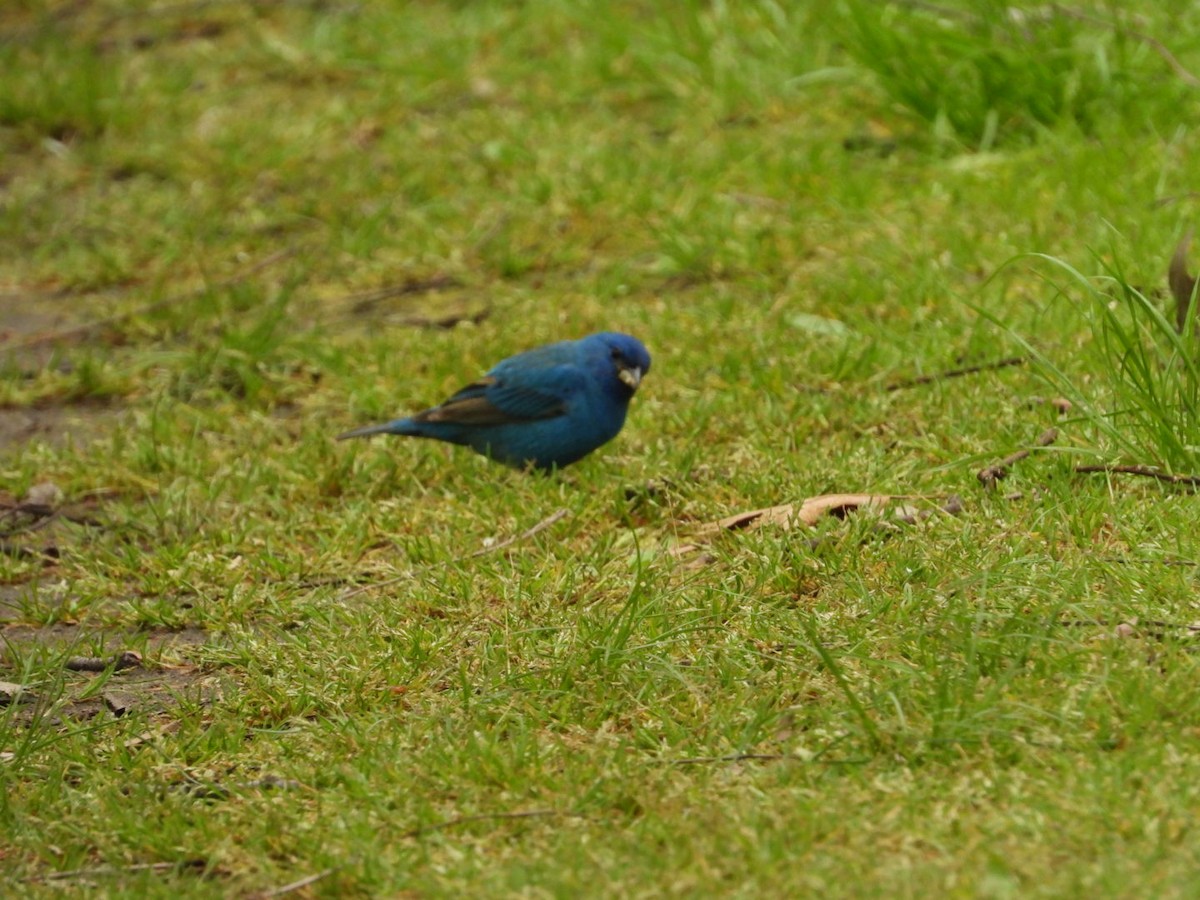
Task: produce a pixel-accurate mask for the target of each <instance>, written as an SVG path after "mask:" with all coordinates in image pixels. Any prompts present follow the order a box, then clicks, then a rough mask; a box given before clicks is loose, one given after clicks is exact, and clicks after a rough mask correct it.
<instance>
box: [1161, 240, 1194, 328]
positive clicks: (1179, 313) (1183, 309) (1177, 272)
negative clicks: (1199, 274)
mask: <svg viewBox="0 0 1200 900" xmlns="http://www.w3.org/2000/svg"><path fill="white" fill-rule="evenodd" d="M1191 243H1192V232H1191V229H1188V231H1187V233H1186V234H1185V235H1184V236H1183V237H1182V238H1181V239H1180V241H1179V244H1178V245H1177V246H1176V247H1175V254H1174V255H1173V256H1172V257H1171V265H1170V267H1169V268H1168V269H1167V283H1168V284H1169V285H1170V286H1171V295H1172V296H1173V297H1174V298H1175V329H1176V330H1177V331H1178V332H1179V333H1180V334H1182V333H1183V329H1184V326H1185V325H1187V319H1188V311H1189V310H1190V309H1191V305H1192V293H1193V292H1194V291H1195V290H1196V279H1195V278H1194V277H1193V276H1191V275H1189V274H1188V270H1187V254H1188V247H1189V246H1191Z"/></svg>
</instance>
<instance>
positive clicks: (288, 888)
mask: <svg viewBox="0 0 1200 900" xmlns="http://www.w3.org/2000/svg"><path fill="white" fill-rule="evenodd" d="M336 871H337V867H336V866H334V867H333V868H331V869H325V870H324V871H321V872H316V873H314V874H312V875H306V876H305V877H304V878H300V879H297V880H296V881H293V882H291V883H290V884H284V885H281V886H280V887H277V888H271V890H269V891H261V892H259V893H257V894H251V896H252V897H255V898H258V900H267V898H268V897H282V896H283V895H284V894H290V893H292V891H298V890H300V889H301V888H306V887H308V886H309V885H310V884H313V883H315V882H317V881H320V880H321V879H322V878H328V877H329V876H330V875H332V874H333V873H334V872H336Z"/></svg>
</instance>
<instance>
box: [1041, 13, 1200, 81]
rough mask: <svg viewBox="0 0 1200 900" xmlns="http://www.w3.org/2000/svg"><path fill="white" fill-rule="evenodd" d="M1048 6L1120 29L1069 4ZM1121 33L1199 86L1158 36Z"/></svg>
mask: <svg viewBox="0 0 1200 900" xmlns="http://www.w3.org/2000/svg"><path fill="white" fill-rule="evenodd" d="M1050 8H1051V9H1053V10H1054V11H1055V12H1057V13H1058V14H1059V15H1062V16H1066V17H1067V18H1068V19H1075V20H1076V21H1079V22H1091V23H1092V24H1093V25H1103V26H1104V27H1106V28H1109V29H1111V30H1112V31H1119V30H1120V25H1119V23H1117V22H1112V21H1110V20H1108V19H1102V18H1100V17H1099V16H1094V15H1092V14H1091V13H1089V12H1084V11H1083V10H1081V9H1074V8H1072V7H1069V6H1060V5H1059V4H1057V3H1054V4H1051V7H1050ZM1123 33H1124V34H1125V35H1126V36H1127V37H1131V38H1133V39H1134V40H1135V41H1141V42H1142V43H1143V44H1145V45H1146V46H1147V47H1149V48H1150V49H1151V50H1153V51H1154V52H1155V53H1157V54H1158V55H1159V56H1161V57H1162V58H1163V60H1164V61H1165V62H1166V64H1167V65H1168V66H1170V67H1171V69H1172V71H1174V72H1175V74H1176V75H1178V76H1179V79H1180V80H1181V81H1183V83H1184V84H1188V85H1190V86H1192V87H1200V78H1197V77H1196V76H1195V75H1193V74H1192V73H1191V72H1189V71H1188V70H1187V69H1186V68H1184V66H1183V63H1181V62H1180V61H1179V60H1178V59H1176V58H1175V54H1174V53H1172V52H1171V51H1170V50H1168V49H1167V47H1166V45H1165V44H1163V42H1162V41H1160V40H1158V38H1154V37H1151V36H1150V35H1148V34H1146V33H1145V32H1143V31H1136V30H1135V29H1132V28H1130V29H1127V30H1126V31H1124V32H1123Z"/></svg>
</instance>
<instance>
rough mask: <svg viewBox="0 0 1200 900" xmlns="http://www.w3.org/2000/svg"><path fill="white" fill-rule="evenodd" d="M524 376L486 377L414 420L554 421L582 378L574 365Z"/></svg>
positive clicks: (474, 422)
mask: <svg viewBox="0 0 1200 900" xmlns="http://www.w3.org/2000/svg"><path fill="white" fill-rule="evenodd" d="M522 375H523V376H524V377H517V376H516V373H514V377H505V376H504V375H487V376H485V377H483V378H481V379H479V380H478V381H476V382H474V383H472V384H469V385H467V386H466V387H465V388H463V389H462V390H461V391H459V392H458V393H456V394H455V395H454V396H453V397H451V398H450V399H449V400H447V401H446V402H445V403H443V404H442V405H441V406H436V407H434V408H433V409H429V410H426V411H425V412H423V413H420V414H418V415H416V416H414V417H413V418H414V419H415V420H416V421H418V422H431V423H432V422H445V423H453V424H455V425H470V426H476V427H481V426H488V425H509V424H512V423H514V422H530V421H535V420H537V419H552V418H554V417H555V416H561V415H563V414H565V413H566V411H567V402H566V401H567V397H568V396H569V395H570V394H571V393H573V392H574V391H575V390H576V389H577V387H578V385H579V380H580V377H581V373H580V372H579V370H578V369H576V368H575V367H573V366H554V367H553V368H551V369H545V370H542V371H539V372H537V374H536V377H535V376H533V375H532V373H522Z"/></svg>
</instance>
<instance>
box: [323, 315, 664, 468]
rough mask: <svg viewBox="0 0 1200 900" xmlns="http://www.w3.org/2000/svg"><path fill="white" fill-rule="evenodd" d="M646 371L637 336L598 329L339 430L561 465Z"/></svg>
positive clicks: (610, 417)
mask: <svg viewBox="0 0 1200 900" xmlns="http://www.w3.org/2000/svg"><path fill="white" fill-rule="evenodd" d="M648 371H650V354H649V353H647V352H646V348H645V347H644V346H642V342H641V341H639V340H638V339H637V338H634V337H630V336H629V335H627V334H617V333H616V332H611V331H605V332H601V333H599V334H593V335H589V336H588V337H585V338H582V339H580V340H578V341H560V342H559V343H556V344H547V345H546V346H544V347H536V348H534V349H533V350H527V351H525V352H524V353H518V354H517V355H516V356H511V357H509V358H508V359H506V360H504V361H503V362H500V363H498V364H497V365H496V366H494V367H493V368H492V369H491V371H489V372H488V373H487V374H486V375H484V376H483V377H482V378H480V379H479V380H478V381H476V382H474V383H472V384H469V385H467V386H466V387H465V388H463V389H462V390H461V391H459V392H458V393H456V394H455V395H454V396H452V397H451V398H450V399H449V400H447V401H446V402H445V403H443V404H442V405H441V406H435V407H433V408H432V409H427V410H425V411H424V412H419V413H417V414H416V415H413V416H408V417H406V418H403V419H396V420H395V421H393V422H387V423H385V424H383V425H369V426H367V427H366V428H356V429H354V430H353V431H347V432H346V433H345V434H339V435H338V440H339V441H340V440H345V439H346V438H354V437H366V436H368V435H372V434H401V435H408V436H411V437H424V438H433V439H434V440H435V441H447V442H449V443H451V444H461V445H463V446H466V447H470V448H471V449H472V450H474V451H475V452H476V453H482V454H483V455H485V456H488V457H491V458H492V459H494V460H496V461H497V462H502V463H505V464H506V465H510V466H515V467H516V468H524V467H526V466H534V467H535V468H538V469H552V468H562V467H563V466H566V465H569V464H570V463H573V462H575V461H576V460H578V459H582V458H583V457H585V456H587V455H588V454H589V453H591V452H592V451H593V450H595V449H596V448H597V447H599V446H600V445H601V444H605V443H607V442H608V441H610V440H612V439H613V438H614V437H616V436H617V434H618V432H620V430H621V427H622V426H623V425H624V424H625V413H626V411H627V410H628V409H629V401H630V400H631V399H632V398H633V395H634V392H635V391H637V389H638V385H639V384H641V381H642V377H643V376H644V375H645V374H646V373H647V372H648Z"/></svg>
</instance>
